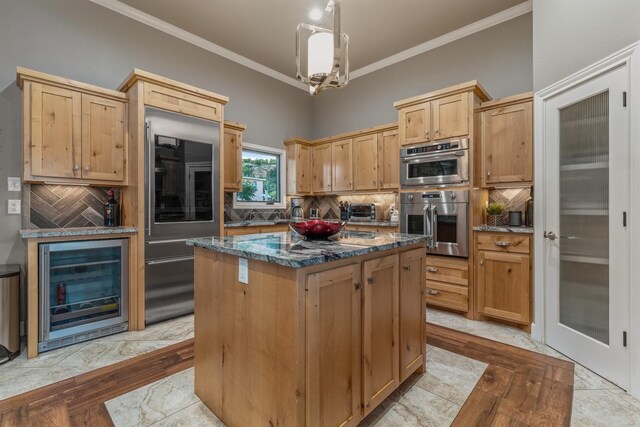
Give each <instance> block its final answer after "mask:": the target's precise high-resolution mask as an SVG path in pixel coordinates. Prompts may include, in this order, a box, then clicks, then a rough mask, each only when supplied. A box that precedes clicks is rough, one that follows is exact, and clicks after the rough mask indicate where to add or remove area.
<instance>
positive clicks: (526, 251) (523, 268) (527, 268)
mask: <svg viewBox="0 0 640 427" xmlns="http://www.w3.org/2000/svg"><path fill="white" fill-rule="evenodd" d="M530 244H531V242H530V237H528V236H526V235H524V236H513V235H509V234H489V233H482V234H478V235H477V236H476V248H488V249H490V250H486V249H482V250H478V251H477V254H476V284H477V285H476V286H477V311H478V313H479V314H481V315H483V316H487V317H492V318H496V319H502V320H508V321H510V322H514V323H519V324H522V325H529V324H530V323H531V283H532V281H531V258H530Z"/></svg>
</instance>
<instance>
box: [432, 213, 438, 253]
mask: <svg viewBox="0 0 640 427" xmlns="http://www.w3.org/2000/svg"><path fill="white" fill-rule="evenodd" d="M431 222H432V226H431V228H432V231H431V242H432V244H433V246H432V248H436V247H437V246H438V208H437V207H436V206H435V205H433V206H431Z"/></svg>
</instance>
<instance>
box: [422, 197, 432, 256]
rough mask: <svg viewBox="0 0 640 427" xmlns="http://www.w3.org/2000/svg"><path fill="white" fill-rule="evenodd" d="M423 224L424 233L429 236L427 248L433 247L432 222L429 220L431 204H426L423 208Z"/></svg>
mask: <svg viewBox="0 0 640 427" xmlns="http://www.w3.org/2000/svg"><path fill="white" fill-rule="evenodd" d="M422 226H423V228H424V235H425V236H427V249H428V248H430V247H431V223H430V222H429V205H428V204H426V205H424V208H422Z"/></svg>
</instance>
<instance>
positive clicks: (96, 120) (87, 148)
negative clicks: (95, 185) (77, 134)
mask: <svg viewBox="0 0 640 427" xmlns="http://www.w3.org/2000/svg"><path fill="white" fill-rule="evenodd" d="M124 110H125V107H124V104H123V103H122V102H118V101H113V100H110V99H105V98H101V97H99V96H94V95H86V94H83V95H82V178H84V179H95V180H100V181H123V180H124V159H125V157H124V149H125V148H124V141H125V130H124V114H125V111H124Z"/></svg>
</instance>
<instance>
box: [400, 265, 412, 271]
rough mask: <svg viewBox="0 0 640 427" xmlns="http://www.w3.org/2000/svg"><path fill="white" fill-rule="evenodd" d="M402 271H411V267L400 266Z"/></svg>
mask: <svg viewBox="0 0 640 427" xmlns="http://www.w3.org/2000/svg"><path fill="white" fill-rule="evenodd" d="M402 268H403V270H404V271H411V266H410V265H404V266H402Z"/></svg>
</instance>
